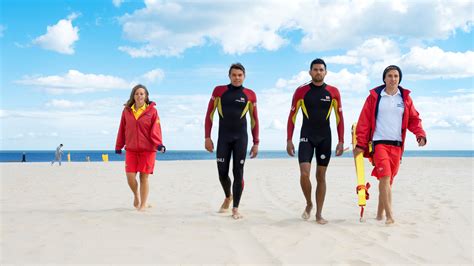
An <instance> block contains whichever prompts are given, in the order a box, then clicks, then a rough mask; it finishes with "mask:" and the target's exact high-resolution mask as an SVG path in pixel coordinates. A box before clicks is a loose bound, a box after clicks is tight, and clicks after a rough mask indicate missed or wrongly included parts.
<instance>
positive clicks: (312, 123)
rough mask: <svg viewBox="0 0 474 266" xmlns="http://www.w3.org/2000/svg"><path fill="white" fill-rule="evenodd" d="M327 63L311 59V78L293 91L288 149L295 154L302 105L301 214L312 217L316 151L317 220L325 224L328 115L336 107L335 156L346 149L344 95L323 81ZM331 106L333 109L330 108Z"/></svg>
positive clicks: (291, 153)
mask: <svg viewBox="0 0 474 266" xmlns="http://www.w3.org/2000/svg"><path fill="white" fill-rule="evenodd" d="M326 73H327V72H326V63H325V62H324V61H323V60H322V59H319V58H318V59H315V60H313V61H312V62H311V65H310V70H309V75H310V76H311V79H312V80H311V82H309V83H307V84H303V85H301V86H300V87H298V88H297V89H296V91H295V94H294V95H293V101H292V104H291V111H290V115H289V117H288V126H287V144H286V151H287V152H288V154H289V155H290V156H294V155H295V147H294V145H293V140H292V139H293V131H294V128H295V121H296V115H297V114H298V110H299V109H300V108H301V110H302V112H303V125H302V127H301V135H300V143H299V148H298V161H299V164H300V185H301V189H302V190H303V194H304V196H305V199H306V208H305V210H304V211H303V214H302V215H301V217H302V218H303V219H305V220H307V219H309V217H310V214H311V210H312V209H313V202H312V200H311V181H310V178H309V174H310V170H311V160H312V158H313V155H314V153H315V151H316V163H317V167H316V181H317V185H316V222H318V223H319V224H326V223H327V221H326V220H325V219H324V218H323V217H322V210H323V204H324V198H325V196H326V169H327V166H328V164H329V160H330V158H331V128H330V126H329V117H330V115H331V110H332V109H334V113H335V115H336V124H337V134H338V137H339V141H338V144H337V146H336V156H340V155H342V153H343V149H344V148H343V146H344V119H343V116H342V105H341V96H340V94H339V90H338V89H337V88H336V87H333V86H331V85H328V84H326V83H324V77H325V76H326ZM331 108H332V109H331Z"/></svg>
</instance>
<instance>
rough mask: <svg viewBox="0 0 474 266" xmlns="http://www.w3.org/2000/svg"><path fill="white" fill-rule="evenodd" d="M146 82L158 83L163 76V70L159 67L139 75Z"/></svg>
mask: <svg viewBox="0 0 474 266" xmlns="http://www.w3.org/2000/svg"><path fill="white" fill-rule="evenodd" d="M141 78H142V79H143V80H144V81H146V83H147V84H149V83H158V82H161V81H162V80H163V79H164V78H165V72H164V71H163V70H161V69H159V68H157V69H153V70H150V71H148V72H147V73H145V74H143V76H142V77H141Z"/></svg>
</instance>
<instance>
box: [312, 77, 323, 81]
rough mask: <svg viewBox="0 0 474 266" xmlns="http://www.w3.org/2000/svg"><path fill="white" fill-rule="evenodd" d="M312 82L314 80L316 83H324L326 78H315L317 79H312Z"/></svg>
mask: <svg viewBox="0 0 474 266" xmlns="http://www.w3.org/2000/svg"><path fill="white" fill-rule="evenodd" d="M312 80H313V81H314V82H323V81H324V78H319V77H315V78H312Z"/></svg>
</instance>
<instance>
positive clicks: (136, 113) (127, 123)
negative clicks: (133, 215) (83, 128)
mask: <svg viewBox="0 0 474 266" xmlns="http://www.w3.org/2000/svg"><path fill="white" fill-rule="evenodd" d="M148 95H149V93H148V90H147V88H146V87H145V86H143V85H141V84H138V85H136V86H135V87H133V89H132V92H131V93H130V98H129V99H128V101H127V102H126V103H125V108H124V109H123V111H122V118H121V120H120V127H119V130H118V133H117V142H116V144H115V153H117V154H121V153H122V148H123V147H124V146H125V150H126V152H125V173H126V175H127V181H128V185H129V186H130V189H131V190H132V192H133V197H134V199H133V206H134V207H135V208H137V209H138V210H139V211H144V210H145V209H146V208H147V207H148V205H147V199H148V191H149V188H148V175H150V174H153V170H154V168H155V160H156V151H160V152H161V153H164V152H165V151H166V148H165V146H164V145H163V142H162V138H161V123H160V117H159V116H158V111H157V110H156V108H155V106H156V104H155V103H154V102H152V101H150V100H149V98H148ZM137 172H140V193H138V182H137V179H136V177H137Z"/></svg>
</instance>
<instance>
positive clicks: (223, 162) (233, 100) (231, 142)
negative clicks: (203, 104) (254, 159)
mask: <svg viewBox="0 0 474 266" xmlns="http://www.w3.org/2000/svg"><path fill="white" fill-rule="evenodd" d="M216 110H217V112H218V115H219V137H218V140H217V151H216V156H217V169H218V172H219V180H220V182H221V185H222V188H223V189H224V193H225V195H226V197H229V196H230V195H231V192H230V189H231V183H232V182H231V180H230V178H229V165H230V158H231V155H232V158H233V162H232V164H233V168H232V172H233V174H234V184H233V185H232V194H233V198H234V203H233V206H234V207H235V208H237V207H238V206H239V203H240V198H241V195H242V191H243V188H244V178H243V175H244V163H245V158H246V154H247V142H248V136H247V119H246V114H247V113H249V115H250V125H251V130H252V136H253V143H254V144H258V143H259V139H258V115H257V97H256V95H255V93H254V92H253V91H252V90H250V89H247V88H244V87H242V86H240V87H235V86H233V85H232V84H229V85H224V86H217V87H216V88H215V89H214V91H213V92H212V97H211V100H210V101H209V105H208V108H207V113H206V118H205V137H206V138H210V137H211V129H212V123H213V117H214V113H215V111H216Z"/></svg>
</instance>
